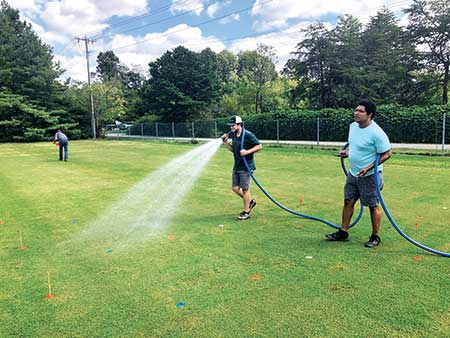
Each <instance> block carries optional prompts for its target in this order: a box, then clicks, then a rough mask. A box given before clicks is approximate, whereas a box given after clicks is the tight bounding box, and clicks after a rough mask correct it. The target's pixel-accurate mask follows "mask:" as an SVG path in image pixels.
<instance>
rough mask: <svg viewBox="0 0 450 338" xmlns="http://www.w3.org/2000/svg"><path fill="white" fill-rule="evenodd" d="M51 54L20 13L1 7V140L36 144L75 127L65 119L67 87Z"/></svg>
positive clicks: (6, 6)
mask: <svg viewBox="0 0 450 338" xmlns="http://www.w3.org/2000/svg"><path fill="white" fill-rule="evenodd" d="M52 58H53V56H52V51H51V48H50V47H49V46H47V45H46V44H44V43H42V41H41V40H40V39H39V38H38V36H37V35H36V34H35V33H34V32H33V30H32V29H31V25H30V24H28V23H26V22H23V21H20V16H19V11H18V10H16V9H13V8H12V7H10V6H9V5H8V3H7V2H6V1H4V0H3V1H1V3H0V96H1V98H0V100H1V103H0V106H1V109H0V121H1V123H0V125H1V127H0V139H2V140H17V141H36V140H43V139H45V138H46V137H49V136H50V134H51V133H52V132H53V131H54V129H55V128H57V127H63V126H65V127H69V126H70V127H75V126H76V125H77V124H76V123H69V122H68V121H67V119H66V118H65V117H66V116H67V111H66V110H65V107H64V106H63V104H64V86H63V85H61V84H60V83H58V82H57V81H56V78H57V77H58V76H59V75H60V74H61V70H60V69H59V65H57V64H54V63H53V61H52Z"/></svg>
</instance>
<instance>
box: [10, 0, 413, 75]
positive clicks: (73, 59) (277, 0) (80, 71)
mask: <svg viewBox="0 0 450 338" xmlns="http://www.w3.org/2000/svg"><path fill="white" fill-rule="evenodd" d="M8 2H9V3H10V5H11V6H13V7H15V8H18V9H19V10H20V14H21V17H22V19H25V20H27V21H28V22H30V23H31V24H32V26H33V28H34V30H35V32H36V33H37V34H38V35H39V36H40V37H41V39H42V40H43V41H44V42H46V43H48V44H49V45H51V46H52V47H53V50H54V53H55V60H58V61H60V62H61V64H62V66H63V68H65V69H66V70H67V71H66V73H65V74H64V76H63V77H64V78H66V77H71V78H73V79H76V80H80V81H85V80H86V62H85V56H84V54H83V53H84V45H83V43H82V42H78V41H77V39H76V37H84V36H85V35H86V36H88V37H89V38H92V39H95V42H94V43H93V44H92V45H91V46H90V48H91V49H92V52H91V55H90V63H91V67H92V69H95V66H96V62H95V60H96V57H97V54H98V53H99V52H102V51H106V50H113V51H114V52H115V53H116V55H117V56H118V57H119V58H120V60H121V61H122V62H123V63H125V64H126V65H127V66H128V67H130V68H133V69H135V70H138V71H141V72H143V73H145V72H146V71H147V68H148V66H147V65H148V63H149V62H150V61H153V60H155V59H156V58H158V57H159V56H161V55H162V54H163V53H164V52H165V51H166V50H170V49H173V48H175V47H176V46H178V45H184V46H186V47H187V48H189V49H191V50H195V51H200V50H202V49H204V48H207V47H210V48H211V49H213V50H214V51H216V52H219V51H221V50H223V49H228V50H230V51H232V52H233V53H236V54H237V53H239V52H240V51H242V50H253V49H256V47H257V45H258V44H259V43H264V44H267V45H271V46H273V47H274V48H275V50H276V52H277V60H278V62H277V69H279V70H280V69H282V67H283V65H284V64H285V62H286V60H287V59H288V58H289V57H290V53H291V52H293V51H294V50H295V46H296V44H297V43H298V42H299V41H300V40H301V39H302V35H301V33H300V31H301V29H302V28H305V27H307V26H308V25H309V24H310V23H312V22H315V21H322V22H325V23H327V24H328V25H330V26H332V25H334V24H335V23H336V22H337V20H338V17H339V16H340V15H344V14H352V15H354V16H356V17H358V18H359V19H360V20H361V21H362V22H367V21H368V20H369V18H370V16H372V15H374V14H375V13H376V11H377V10H379V9H380V8H381V7H382V6H387V7H388V8H390V9H391V10H392V11H394V12H398V13H399V14H398V16H399V19H400V20H405V19H404V18H402V17H401V10H402V9H403V8H405V7H408V5H410V4H411V2H412V1H411V0H309V1H304V0H76V1H75V0H52V1H44V0H9V1H8Z"/></svg>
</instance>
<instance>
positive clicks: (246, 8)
mask: <svg viewBox="0 0 450 338" xmlns="http://www.w3.org/2000/svg"><path fill="white" fill-rule="evenodd" d="M272 1H274V0H267V1H265V2H262V3H260V4H259V5H257V6H253V5H252V6H248V7H245V8H242V9H240V10H237V11H234V12H231V13H228V14H225V15H222V16H219V17H217V18H214V19H211V20H206V21H203V22H200V23H199V24H196V25H192V26H188V27H186V28H182V29H179V30H176V31H173V32H168V33H165V34H161V35H160V36H157V37H153V38H148V39H143V40H141V41H138V42H134V43H131V44H128V45H124V46H120V47H117V48H114V49H111V50H112V51H117V50H119V49H123V48H128V47H131V46H135V45H139V44H141V43H144V42H148V41H152V40H157V39H160V38H163V37H166V36H169V35H172V34H175V33H179V32H183V31H185V30H188V29H191V28H196V27H200V26H203V25H206V24H208V23H211V22H215V21H219V20H222V19H224V18H226V17H229V16H232V15H235V14H239V13H242V12H245V11H247V10H249V9H251V8H257V7H261V6H264V5H266V4H268V3H269V2H272Z"/></svg>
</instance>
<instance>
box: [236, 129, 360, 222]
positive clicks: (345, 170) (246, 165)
mask: <svg viewBox="0 0 450 338" xmlns="http://www.w3.org/2000/svg"><path fill="white" fill-rule="evenodd" d="M244 139H245V128H242V136H241V147H240V148H241V150H242V149H244ZM347 146H348V144H347V145H345V146H344V148H343V149H345V148H346V147H347ZM242 161H243V162H244V165H245V168H246V169H247V171H248V173H249V174H250V177H251V178H252V179H253V181H254V182H255V184H256V185H257V186H258V187H259V189H261V191H262V192H263V193H264V195H266V196H267V198H269V200H271V201H272V202H273V203H274V204H275V205H277V206H278V207H280V208H281V209H283V210H285V211H287V212H289V213H291V214H293V215H296V216H300V217H303V218H307V219H311V220H313V221H318V222H322V223H325V224H327V225H329V226H330V227H332V228H335V229H340V228H341V226H340V225H337V224H334V223H332V222H330V221H327V220H326V219H323V218H320V217H316V216H311V215H307V214H302V213H300V212H298V211H295V210H292V209H289V208H287V207H285V206H284V205H283V204H281V203H280V202H278V201H277V200H275V199H274V198H273V197H272V196H271V195H270V194H269V193H268V192H267V190H266V189H264V187H263V186H262V185H261V184H260V183H259V182H258V180H257V179H256V177H255V176H254V175H253V172H252V170H251V169H250V167H249V166H248V163H247V159H246V158H245V156H242ZM341 165H342V169H343V170H344V173H345V175H348V172H347V169H346V168H345V164H344V159H343V158H342V157H341ZM363 212H364V207H363V205H362V204H361V209H360V211H359V215H358V217H357V218H356V219H355V221H354V222H353V223H352V224H350V227H352V226H354V225H355V224H356V223H358V222H359V220H360V219H361V217H362V215H363Z"/></svg>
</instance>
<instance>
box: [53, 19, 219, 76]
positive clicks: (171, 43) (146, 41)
mask: <svg viewBox="0 0 450 338" xmlns="http://www.w3.org/2000/svg"><path fill="white" fill-rule="evenodd" d="M179 45H183V46H185V47H186V48H188V49H190V50H193V51H197V52H199V51H201V50H203V49H205V48H207V47H210V48H211V49H212V50H213V51H215V52H220V51H221V50H223V49H225V45H224V44H223V42H222V41H220V40H219V39H217V38H216V37H214V36H204V35H203V32H202V30H201V29H200V28H198V27H190V26H188V25H186V24H180V25H177V26H175V27H172V28H170V29H168V30H167V31H165V32H160V33H149V34H146V35H144V36H131V35H120V34H117V35H115V36H114V37H113V39H112V40H111V41H110V42H108V43H107V44H105V45H102V44H101V41H100V40H99V41H98V42H96V44H95V50H96V51H97V52H100V51H106V50H113V51H114V53H115V54H116V55H117V56H118V57H119V59H120V61H121V62H123V63H124V64H125V65H127V66H128V67H130V68H135V69H136V68H137V69H139V68H140V69H143V70H145V71H147V70H148V64H149V62H151V61H154V60H156V59H157V58H159V57H160V56H161V55H162V54H164V53H165V52H166V51H167V50H172V49H174V48H175V47H177V46H179ZM97 54H98V53H97ZM97 54H96V53H92V55H91V58H90V63H91V69H92V70H94V69H95V67H96V55H97ZM57 59H58V60H60V61H61V63H62V66H63V68H64V67H67V64H69V65H70V64H73V63H76V62H81V65H82V66H80V64H76V65H75V66H71V67H69V68H70V69H69V70H68V72H67V73H66V74H64V75H63V76H62V77H63V78H67V77H68V76H70V77H72V78H73V79H76V80H80V81H86V60H85V59H84V57H83V56H77V57H74V58H67V57H63V56H58V57H57ZM83 60H84V61H83ZM83 67H84V68H83ZM83 69H84V70H83Z"/></svg>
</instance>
